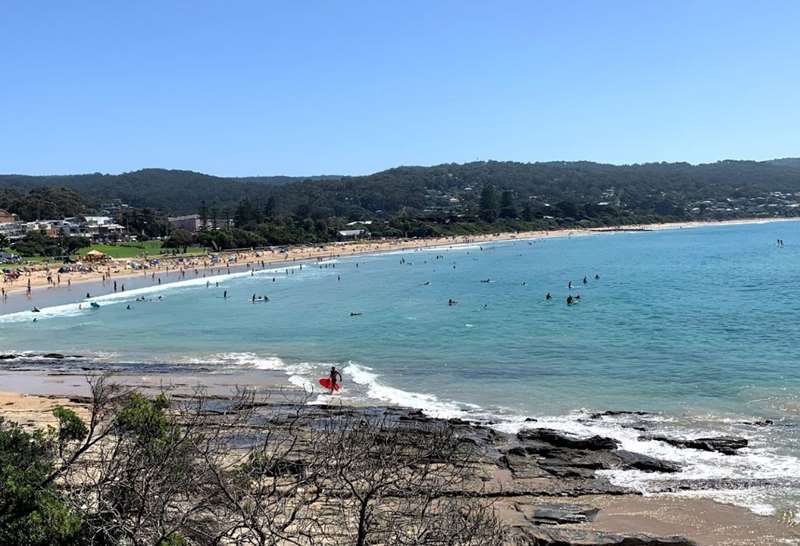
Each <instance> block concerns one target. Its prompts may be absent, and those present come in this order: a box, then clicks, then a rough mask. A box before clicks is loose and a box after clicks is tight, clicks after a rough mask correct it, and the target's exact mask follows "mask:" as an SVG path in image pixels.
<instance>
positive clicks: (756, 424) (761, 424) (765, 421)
mask: <svg viewBox="0 0 800 546" xmlns="http://www.w3.org/2000/svg"><path fill="white" fill-rule="evenodd" d="M744 424H745V425H751V426H754V427H767V426H769V425H774V424H775V421H773V420H772V419H762V420H760V421H745V422H744Z"/></svg>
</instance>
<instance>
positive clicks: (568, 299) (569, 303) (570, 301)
mask: <svg viewBox="0 0 800 546" xmlns="http://www.w3.org/2000/svg"><path fill="white" fill-rule="evenodd" d="M573 301H574V300H573V299H572V296H567V305H572V302H573Z"/></svg>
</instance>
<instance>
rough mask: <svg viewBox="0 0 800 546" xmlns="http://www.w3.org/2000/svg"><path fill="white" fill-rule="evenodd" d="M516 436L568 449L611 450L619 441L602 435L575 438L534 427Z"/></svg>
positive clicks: (524, 439) (523, 439)
mask: <svg viewBox="0 0 800 546" xmlns="http://www.w3.org/2000/svg"><path fill="white" fill-rule="evenodd" d="M517 438H519V439H520V440H522V441H531V440H536V441H539V442H546V443H548V444H550V445H554V446H558V447H566V448H570V449H588V450H591V451H595V450H612V449H616V448H617V446H618V445H619V442H617V441H616V440H614V439H613V438H606V437H604V436H591V437H589V438H576V437H574V436H567V435H565V434H562V433H560V432H558V431H555V430H551V429H547V428H535V429H531V430H523V431H520V432H519V433H517Z"/></svg>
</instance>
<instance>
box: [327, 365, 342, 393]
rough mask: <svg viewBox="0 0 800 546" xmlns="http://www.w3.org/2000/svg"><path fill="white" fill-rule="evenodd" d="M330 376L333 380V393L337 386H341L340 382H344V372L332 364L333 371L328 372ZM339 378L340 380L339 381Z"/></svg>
mask: <svg viewBox="0 0 800 546" xmlns="http://www.w3.org/2000/svg"><path fill="white" fill-rule="evenodd" d="M328 378H329V379H330V380H331V392H330V393H331V394H333V391H334V390H336V388H337V387H338V386H339V383H341V382H342V374H341V373H340V372H339V370H337V369H336V366H331V373H330V374H328ZM337 378H338V381H337Z"/></svg>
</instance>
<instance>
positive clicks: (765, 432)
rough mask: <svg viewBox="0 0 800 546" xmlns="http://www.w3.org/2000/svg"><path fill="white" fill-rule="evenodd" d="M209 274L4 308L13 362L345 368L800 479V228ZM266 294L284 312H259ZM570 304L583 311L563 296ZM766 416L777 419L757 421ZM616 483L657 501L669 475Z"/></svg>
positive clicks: (443, 408) (407, 389) (717, 464)
mask: <svg viewBox="0 0 800 546" xmlns="http://www.w3.org/2000/svg"><path fill="white" fill-rule="evenodd" d="M777 239H783V240H785V241H786V246H785V247H783V248H779V247H778V246H776V240H777ZM595 275H598V276H599V279H595ZM584 276H586V277H587V283H586V284H584V283H583V278H584ZM273 278H274V279H275V280H274V281H273ZM487 279H489V280H490V282H481V281H483V280H487ZM208 280H209V279H202V278H197V279H190V280H188V281H185V282H184V283H179V284H176V285H170V286H167V285H162V286H154V287H150V288H144V289H140V290H133V291H129V292H126V293H125V294H117V295H111V296H103V297H100V298H98V299H97V301H98V302H99V303H100V305H101V307H100V309H97V310H89V309H80V310H79V309H77V306H76V305H61V306H57V307H53V308H50V309H44V310H43V312H42V313H39V314H38V320H37V322H36V323H33V322H32V317H33V316H37V315H33V314H31V313H29V312H24V313H14V314H10V315H5V316H0V347H2V349H1V350H0V352H21V351H35V352H50V351H54V352H61V353H71V354H78V355H83V356H84V357H86V358H90V359H93V360H94V361H101V362H112V363H117V364H123V365H124V366H131V367H136V368H137V369H139V368H140V367H143V368H144V369H147V366H156V365H164V364H169V365H170V366H173V365H174V366H176V367H178V366H180V367H186V368H187V369H193V368H198V369H201V370H211V371H214V370H218V369H227V368H236V367H247V368H254V369H259V368H262V369H271V370H274V369H279V370H284V371H286V375H287V380H289V381H291V383H293V384H295V385H298V386H303V387H305V388H314V385H315V384H316V379H317V378H318V377H320V376H322V375H324V373H325V370H326V368H327V367H329V366H330V365H331V364H336V365H337V366H340V367H342V368H343V369H344V376H345V389H344V392H343V394H342V395H341V397H342V399H344V400H353V401H380V402H388V403H399V404H404V405H412V406H416V407H420V408H423V409H425V410H426V411H428V412H429V413H431V414H434V415H442V416H463V415H467V416H471V417H473V418H479V419H484V420H489V421H491V422H493V423H494V426H497V427H498V428H501V429H504V430H510V431H511V430H517V429H518V428H519V427H520V426H523V425H522V423H523V421H524V419H525V417H527V416H534V417H538V418H540V419H541V422H542V423H543V424H544V425H546V426H553V427H557V428H562V429H565V430H571V431H573V432H577V433H594V432H599V433H604V434H610V435H614V436H615V437H617V438H620V439H621V440H622V441H623V444H624V445H625V446H626V447H630V448H632V449H634V450H636V451H640V452H646V453H651V454H657V455H660V456H667V457H668V458H672V459H673V460H678V461H679V462H683V463H684V464H686V465H687V470H686V471H685V472H684V473H682V476H681V477H685V478H697V477H754V478H781V477H789V478H798V479H800V459H798V458H797V457H798V455H800V443H799V442H800V429H798V428H797V427H798V426H800V374H798V364H799V360H800V359H798V350H797V341H798V337H799V336H798V334H800V324H799V323H798V318H800V223H798V222H778V223H768V224H756V225H740V226H718V227H705V228H693V229H681V230H665V231H656V232H637V233H614V234H602V235H593V236H586V237H571V238H570V237H564V238H553V239H545V240H536V241H522V240H518V241H513V242H507V243H496V244H491V245H487V246H484V247H480V246H477V245H475V246H464V247H456V248H440V249H433V250H424V251H416V252H404V253H389V254H381V255H374V256H361V257H356V258H347V259H341V260H336V261H333V262H328V263H324V264H316V263H314V264H306V265H304V266H303V267H302V269H300V267H299V266H294V267H293V268H290V269H279V270H277V271H259V272H256V273H255V275H253V276H250V274H249V273H247V272H245V273H241V274H237V275H232V276H226V277H220V278H215V279H211V284H210V287H206V282H207V281H208ZM217 281H219V282H220V286H219V287H216V286H215V283H216V282H217ZM569 281H572V284H573V289H572V291H571V292H570V290H569V289H568V286H567V284H568V282H569ZM223 290H227V291H228V299H223V298H222V295H223ZM547 292H550V293H551V294H552V296H553V299H552V300H550V301H546V300H545V297H544V296H545V293H547ZM254 293H255V294H257V295H258V296H261V295H268V296H269V298H270V301H269V302H266V303H256V304H252V303H251V302H250V298H251V296H252V294H254ZM570 293H572V294H573V295H575V294H577V293H579V294H580V295H581V300H580V303H579V304H578V305H573V306H567V305H566V304H565V298H566V297H567V295H568V294H570ZM140 296H145V297H146V298H148V299H149V300H151V301H147V302H138V301H135V298H137V297H140ZM158 296H161V297H162V299H161V300H157V299H156V298H157V297H158ZM449 299H453V300H456V301H457V302H458V303H457V304H456V305H452V306H451V305H448V300H449ZM128 304H129V305H130V306H131V307H132V309H131V310H128V309H126V306H127V305H128ZM84 306H85V304H84ZM351 312H355V313H361V314H360V315H357V316H351ZM315 396H316V395H315ZM608 409H614V410H644V411H648V412H654V413H656V415H654V416H651V417H647V418H644V419H645V420H646V421H648V423H647V424H648V426H650V427H658V430H660V431H667V432H672V433H675V434H681V435H692V434H700V433H703V434H706V433H736V434H740V435H744V436H747V437H748V438H749V439H750V440H751V442H752V445H753V447H752V448H750V449H748V450H747V451H746V453H745V454H744V455H743V456H741V457H726V456H721V455H716V454H704V453H699V452H698V453H688V452H689V451H691V450H677V449H673V448H665V447H664V446H661V445H658V444H659V443H658V442H645V441H639V440H638V439H637V438H636V433H635V431H631V429H629V428H625V427H624V425H625V424H630V423H627V422H625V418H619V419H605V420H602V421H600V422H589V421H587V420H586V419H585V417H586V415H587V413H588V412H591V411H602V410H608ZM766 418H768V419H772V420H774V421H776V425H775V426H774V427H753V426H750V425H745V424H743V422H744V421H752V420H754V419H766ZM778 426H780V428H778ZM734 459H736V460H735V461H734ZM613 478H614V479H615V480H617V481H619V482H620V483H627V484H629V485H635V486H639V487H642V488H643V489H645V490H646V487H647V483H648V480H651V479H652V476H640V475H636V474H635V473H620V474H619V475H615V476H613ZM784 489H788V486H787V488H784ZM725 494H726V495H728V497H733V496H735V495H731V494H730V493H725ZM719 495H722V493H719ZM744 497H746V498H744ZM777 497H780V498H781V499H783V500H782V501H781V500H778V501H776V500H775V499H776V498H777ZM790 497H791V495H788V497H787V491H786V490H781V491H777V492H776V491H775V490H774V488H772V489H770V490H768V491H762V490H758V491H756V490H750V491H748V492H747V494H746V495H744V494H743V495H742V498H744V500H742V498H738V497H737V498H733V499H732V500H734V501H737V502H740V503H742V504H746V505H748V506H751V507H754V508H755V509H757V510H760V511H764V512H768V511H770V510H772V509H774V508H775V507H777V506H785V503H786V502H790V501H786V498H790ZM729 500H730V499H729ZM781 502H783V503H784V504H783V505H781ZM791 502H793V501H791ZM791 506H794V505H790V507H791Z"/></svg>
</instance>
